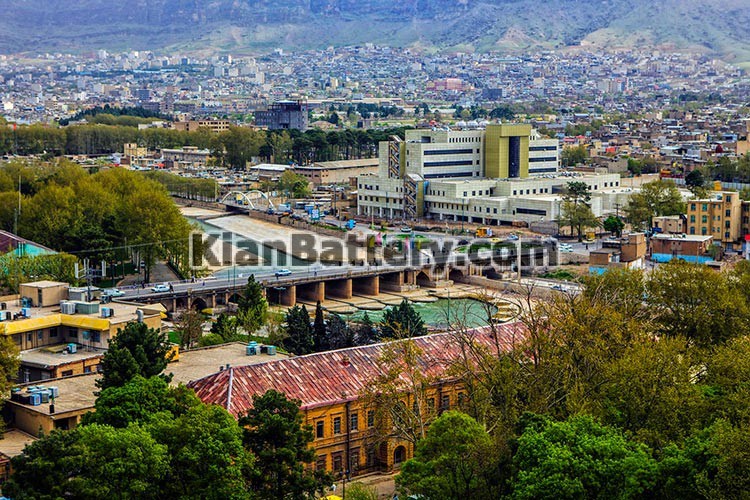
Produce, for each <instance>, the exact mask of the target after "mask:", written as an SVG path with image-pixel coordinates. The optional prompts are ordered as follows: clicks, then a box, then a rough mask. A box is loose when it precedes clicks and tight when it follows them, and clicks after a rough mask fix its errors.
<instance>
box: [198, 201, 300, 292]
mask: <svg viewBox="0 0 750 500" xmlns="http://www.w3.org/2000/svg"><path fill="white" fill-rule="evenodd" d="M185 218H186V219H187V220H188V221H190V222H191V223H194V224H197V225H198V226H199V227H200V228H201V229H202V230H203V232H204V233H209V234H216V233H222V232H225V231H226V230H225V229H222V228H219V227H217V226H214V225H213V224H211V221H210V220H209V221H204V220H201V219H198V218H196V217H187V216H186V217H185ZM230 239H231V238H225V240H227V241H229V240H230ZM234 244H236V245H238V246H241V247H243V248H247V245H250V248H258V249H259V250H260V254H261V255H260V257H261V258H262V259H263V262H277V263H278V265H277V266H276V267H278V268H281V267H287V268H290V269H294V268H300V269H301V268H304V269H307V268H309V266H310V263H309V262H307V261H304V260H302V259H298V258H297V257H294V256H292V255H289V254H286V253H284V252H281V251H279V250H276V249H275V248H271V247H269V246H266V245H261V244H259V243H258V242H257V241H255V240H253V239H251V238H247V237H245V236H243V235H241V234H237V233H235V235H234ZM269 269H273V267H272V266H270V265H258V266H231V267H226V268H224V269H221V270H219V271H216V272H215V273H214V276H216V277H217V278H231V277H233V276H237V277H240V275H242V276H244V277H247V276H248V275H250V274H253V273H257V272H260V271H268V270H269Z"/></svg>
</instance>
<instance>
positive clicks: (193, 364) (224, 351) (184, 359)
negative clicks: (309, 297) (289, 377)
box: [166, 342, 289, 384]
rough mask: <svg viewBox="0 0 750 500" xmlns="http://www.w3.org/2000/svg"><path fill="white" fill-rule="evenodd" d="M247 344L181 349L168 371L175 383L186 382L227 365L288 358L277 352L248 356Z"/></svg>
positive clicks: (235, 343)
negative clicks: (178, 357)
mask: <svg viewBox="0 0 750 500" xmlns="http://www.w3.org/2000/svg"><path fill="white" fill-rule="evenodd" d="M246 346H247V344H245V343H244V342H232V343H229V344H221V345H217V346H211V347H203V348H200V349H191V350H189V351H181V352H180V359H179V361H177V362H174V363H170V364H169V366H168V367H167V369H166V371H167V372H171V373H172V374H173V375H174V377H173V378H172V382H173V383H184V384H187V383H188V382H192V381H193V380H198V379H200V378H203V377H205V376H207V375H211V374H212V373H216V372H217V371H219V369H220V367H223V366H225V365H227V364H228V365H229V366H230V367H232V366H240V365H250V364H257V363H265V362H267V361H273V360H278V359H286V358H288V357H289V356H287V355H286V354H281V353H277V354H276V355H275V356H269V355H268V354H256V355H255V356H248V355H247V354H246V351H245V347H246Z"/></svg>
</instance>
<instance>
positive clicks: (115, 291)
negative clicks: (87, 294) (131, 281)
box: [102, 288, 125, 297]
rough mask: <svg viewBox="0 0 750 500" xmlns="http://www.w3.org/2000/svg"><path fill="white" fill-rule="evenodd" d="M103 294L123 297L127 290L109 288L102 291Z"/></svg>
mask: <svg viewBox="0 0 750 500" xmlns="http://www.w3.org/2000/svg"><path fill="white" fill-rule="evenodd" d="M102 295H106V296H107V297H122V296H123V295H125V292H123V291H122V290H120V289H119V288H107V289H105V290H104V291H103V292H102Z"/></svg>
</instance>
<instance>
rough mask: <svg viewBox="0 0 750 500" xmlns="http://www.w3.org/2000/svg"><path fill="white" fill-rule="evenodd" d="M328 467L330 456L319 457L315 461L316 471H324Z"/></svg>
mask: <svg viewBox="0 0 750 500" xmlns="http://www.w3.org/2000/svg"><path fill="white" fill-rule="evenodd" d="M326 465H328V455H318V458H317V459H316V460H315V470H319V471H324V470H326Z"/></svg>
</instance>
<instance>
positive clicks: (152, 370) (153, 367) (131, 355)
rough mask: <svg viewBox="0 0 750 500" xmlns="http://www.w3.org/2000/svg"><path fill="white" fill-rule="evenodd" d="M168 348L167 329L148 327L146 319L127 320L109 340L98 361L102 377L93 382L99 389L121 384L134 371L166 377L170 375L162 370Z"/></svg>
mask: <svg viewBox="0 0 750 500" xmlns="http://www.w3.org/2000/svg"><path fill="white" fill-rule="evenodd" d="M171 349H172V347H171V345H170V344H169V339H168V338H167V335H166V333H161V332H160V331H159V330H156V329H152V328H149V327H148V326H147V325H146V324H145V323H128V324H127V325H126V326H125V328H124V329H118V330H117V335H116V336H115V338H113V339H112V340H110V341H109V349H108V350H107V352H106V353H104V357H103V358H102V363H101V366H102V378H100V379H99V380H97V381H96V385H97V387H99V388H100V389H106V388H108V387H120V386H123V385H125V384H126V383H127V382H128V381H130V380H132V379H133V378H135V377H136V376H137V375H140V376H142V377H145V378H149V377H154V376H160V377H162V378H164V379H165V380H167V381H169V380H171V378H172V377H171V375H169V376H167V375H164V374H162V372H163V371H164V370H165V369H166V367H167V363H168V362H169V360H171V359H172V355H171Z"/></svg>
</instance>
